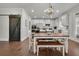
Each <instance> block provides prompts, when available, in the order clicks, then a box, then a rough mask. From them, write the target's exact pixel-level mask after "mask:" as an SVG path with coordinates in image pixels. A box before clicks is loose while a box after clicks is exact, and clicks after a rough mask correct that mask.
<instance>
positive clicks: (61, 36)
mask: <svg viewBox="0 0 79 59" xmlns="http://www.w3.org/2000/svg"><path fill="white" fill-rule="evenodd" d="M68 38H69V35H65V34H63V33H35V34H34V38H33V42H34V44H33V52H34V54H35V53H36V41H37V40H38V39H48V40H50V39H57V40H59V39H61V40H62V39H64V47H65V52H66V53H68Z"/></svg>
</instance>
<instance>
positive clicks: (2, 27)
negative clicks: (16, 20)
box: [0, 16, 9, 41]
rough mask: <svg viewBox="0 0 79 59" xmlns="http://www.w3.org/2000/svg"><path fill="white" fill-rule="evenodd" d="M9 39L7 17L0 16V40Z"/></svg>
mask: <svg viewBox="0 0 79 59" xmlns="http://www.w3.org/2000/svg"><path fill="white" fill-rule="evenodd" d="M8 40H9V17H8V16H0V41H8Z"/></svg>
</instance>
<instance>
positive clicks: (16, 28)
mask: <svg viewBox="0 0 79 59" xmlns="http://www.w3.org/2000/svg"><path fill="white" fill-rule="evenodd" d="M20 20H21V17H20V16H17V15H10V16H9V41H20V23H21V22H20Z"/></svg>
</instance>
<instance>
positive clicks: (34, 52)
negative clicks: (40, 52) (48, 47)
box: [33, 38, 36, 54]
mask: <svg viewBox="0 0 79 59" xmlns="http://www.w3.org/2000/svg"><path fill="white" fill-rule="evenodd" d="M33 46H34V54H35V52H36V39H35V38H34V45H33Z"/></svg>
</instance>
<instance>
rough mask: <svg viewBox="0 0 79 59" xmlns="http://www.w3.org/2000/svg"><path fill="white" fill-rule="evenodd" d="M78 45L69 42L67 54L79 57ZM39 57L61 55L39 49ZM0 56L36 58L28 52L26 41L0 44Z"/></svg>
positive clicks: (49, 50)
mask: <svg viewBox="0 0 79 59" xmlns="http://www.w3.org/2000/svg"><path fill="white" fill-rule="evenodd" d="M78 45H79V44H78V43H75V42H73V41H71V40H69V54H68V55H70V56H71V55H79V46H78ZM39 55H41V56H52V55H53V56H61V55H62V53H61V52H59V51H57V50H55V49H54V50H52V49H50V48H49V49H47V48H41V49H40V53H39ZM0 56H36V54H35V55H34V54H33V52H31V51H29V50H28V39H26V40H25V41H23V42H18V41H17V42H0Z"/></svg>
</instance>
